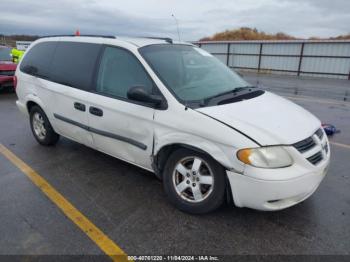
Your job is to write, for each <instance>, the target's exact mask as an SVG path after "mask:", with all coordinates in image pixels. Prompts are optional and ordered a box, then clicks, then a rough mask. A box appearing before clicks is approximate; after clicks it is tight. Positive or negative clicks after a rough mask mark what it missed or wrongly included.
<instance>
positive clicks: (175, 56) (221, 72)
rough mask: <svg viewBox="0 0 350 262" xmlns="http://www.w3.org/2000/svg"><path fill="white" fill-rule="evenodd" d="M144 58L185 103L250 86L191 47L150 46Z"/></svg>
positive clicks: (206, 54) (204, 52) (143, 50)
mask: <svg viewBox="0 0 350 262" xmlns="http://www.w3.org/2000/svg"><path fill="white" fill-rule="evenodd" d="M140 53H141V55H142V56H143V57H144V58H145V60H146V61H147V62H148V64H149V65H150V66H151V67H152V69H153V70H154V71H155V73H156V74H157V75H158V77H159V78H160V79H161V80H162V81H163V83H164V84H165V85H166V86H167V87H168V88H169V89H170V90H172V91H173V93H174V94H175V95H176V97H177V98H179V99H180V100H182V101H198V100H203V99H207V98H210V97H213V96H217V95H219V94H222V93H227V92H229V91H233V90H235V89H237V88H242V87H247V86H249V84H248V83H247V82H246V81H244V80H243V79H242V78H241V77H240V76H239V75H237V74H236V73H235V72H233V71H232V70H231V69H229V68H228V67H227V66H226V65H224V64H223V63H222V62H220V61H219V60H218V59H217V58H215V57H213V56H212V55H211V54H209V53H207V52H206V51H204V50H202V49H200V48H198V47H193V46H188V45H150V46H145V47H142V48H140Z"/></svg>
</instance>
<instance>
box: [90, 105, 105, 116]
mask: <svg viewBox="0 0 350 262" xmlns="http://www.w3.org/2000/svg"><path fill="white" fill-rule="evenodd" d="M89 112H90V114H92V115H95V116H103V111H102V109H99V108H97V107H93V106H90V108H89Z"/></svg>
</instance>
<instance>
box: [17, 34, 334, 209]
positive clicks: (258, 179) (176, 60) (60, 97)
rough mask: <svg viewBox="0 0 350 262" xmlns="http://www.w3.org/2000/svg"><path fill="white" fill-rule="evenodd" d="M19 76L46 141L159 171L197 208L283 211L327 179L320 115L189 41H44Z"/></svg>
mask: <svg viewBox="0 0 350 262" xmlns="http://www.w3.org/2000/svg"><path fill="white" fill-rule="evenodd" d="M15 81H16V82H17V83H16V93H17V96H18V101H17V105H18V107H19V109H20V110H21V111H22V112H23V113H25V114H27V115H29V118H30V126H31V129H32V132H33V134H34V137H35V138H36V140H37V141H38V142H39V143H40V144H42V145H54V144H56V142H57V141H58V139H59V136H60V135H62V136H64V137H67V138H69V139H72V140H74V141H76V142H78V143H81V144H84V145H86V146H88V147H91V148H94V149H97V150H99V151H101V152H104V153H106V154H109V155H111V156H114V157H116V158H119V159H122V160H124V161H127V162H129V163H132V164H134V165H137V166H139V167H141V168H144V169H147V170H149V171H152V172H154V173H155V175H156V176H157V177H159V178H160V179H161V180H162V181H163V184H164V190H165V192H166V195H167V197H168V199H169V201H170V202H171V203H172V204H173V205H175V206H176V207H177V208H179V209H180V210H183V211H186V212H189V213H205V212H209V211H212V210H214V209H216V208H218V207H219V206H220V205H221V204H222V203H223V202H224V201H225V199H229V198H231V199H233V202H234V204H235V205H236V206H238V207H249V208H254V209H258V210H280V209H284V208H287V207H290V206H293V205H295V204H297V203H299V202H301V201H303V200H305V199H306V198H308V197H309V196H310V195H311V194H312V193H313V192H314V191H315V190H316V189H317V187H318V186H319V184H320V183H321V181H322V179H323V178H324V176H325V174H326V172H327V167H328V164H329V159H330V151H329V145H328V140H327V136H326V135H325V133H324V131H323V129H322V128H321V123H320V121H319V120H318V119H317V118H316V117H315V116H313V115H312V114H310V113H309V112H308V111H306V110H304V109H303V108H301V107H300V106H298V105H296V104H294V103H292V102H290V101H288V100H286V99H284V98H282V97H279V96H277V95H275V94H273V93H270V92H267V91H264V90H261V89H260V88H257V87H254V86H251V85H250V84H249V83H247V82H246V81H245V80H243V79H242V78H241V77H240V76H239V75H238V74H236V73H235V72H234V71H232V70H231V69H229V68H228V67H226V66H225V65H224V64H223V63H221V62H220V61H219V60H217V59H216V58H214V57H213V56H212V55H211V54H209V53H207V52H206V51H204V50H202V49H200V48H198V47H197V46H194V45H192V44H189V43H183V42H173V41H172V40H171V39H168V38H119V37H109V36H55V37H45V38H41V39H39V40H37V41H35V42H34V43H33V44H32V45H31V46H30V48H29V49H28V50H27V51H26V53H25V55H24V57H23V59H22V61H21V62H20V64H19V66H18V67H17V71H16V75H15ZM146 186H147V185H145V187H146Z"/></svg>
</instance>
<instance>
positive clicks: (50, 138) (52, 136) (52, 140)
mask: <svg viewBox="0 0 350 262" xmlns="http://www.w3.org/2000/svg"><path fill="white" fill-rule="evenodd" d="M35 113H39V114H40V115H41V116H42V117H43V119H44V127H45V129H46V136H45V138H44V139H40V138H39V137H37V135H36V134H35V131H34V127H33V117H34V114H35ZM29 118H30V128H31V130H32V133H33V135H34V137H35V139H36V140H37V141H38V143H39V144H41V145H46V146H49V145H54V144H56V142H57V141H58V138H59V136H58V134H57V133H56V132H55V131H54V130H53V128H52V126H51V124H50V121H49V119H48V118H47V116H46V114H45V112H44V111H43V110H42V109H41V108H40V107H39V106H33V107H32V108H31V110H30V113H29Z"/></svg>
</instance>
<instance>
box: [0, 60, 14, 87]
mask: <svg viewBox="0 0 350 262" xmlns="http://www.w3.org/2000/svg"><path fill="white" fill-rule="evenodd" d="M16 67H17V64H15V63H12V62H8V61H0V89H3V88H8V87H10V88H11V87H13V86H14V82H13V80H14V79H13V76H14V75H15V71H16Z"/></svg>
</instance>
